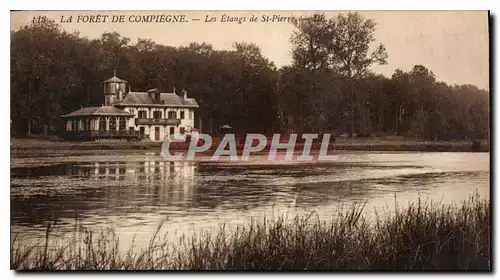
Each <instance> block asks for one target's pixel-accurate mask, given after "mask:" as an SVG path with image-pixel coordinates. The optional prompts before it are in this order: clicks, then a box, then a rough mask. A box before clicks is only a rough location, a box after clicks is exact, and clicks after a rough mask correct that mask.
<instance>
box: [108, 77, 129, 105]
mask: <svg viewBox="0 0 500 280" xmlns="http://www.w3.org/2000/svg"><path fill="white" fill-rule="evenodd" d="M102 83H103V84H104V104H105V105H106V106H112V105H113V104H115V103H118V102H121V101H122V100H123V98H124V97H125V95H126V94H127V93H128V92H127V89H128V88H127V81H125V80H122V79H120V78H118V77H116V70H114V71H113V77H112V78H110V79H107V80H106V81H104V82H102Z"/></svg>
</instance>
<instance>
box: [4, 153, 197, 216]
mask: <svg viewBox="0 0 500 280" xmlns="http://www.w3.org/2000/svg"><path fill="white" fill-rule="evenodd" d="M196 169H197V166H196V163H193V162H164V161H155V160H150V161H149V160H147V161H135V162H94V163H83V164H82V163H79V164H78V163H74V164H59V165H53V166H43V167H36V168H29V170H27V169H23V170H16V172H15V174H14V175H13V177H12V178H11V180H12V185H13V186H14V190H15V191H14V192H13V193H11V201H12V205H11V206H12V207H11V212H12V213H11V214H12V215H11V216H12V221H13V223H14V224H17V223H20V224H33V223H34V224H43V223H45V222H46V221H48V220H53V219H60V218H72V217H75V215H78V216H79V217H84V216H89V215H98V216H100V217H103V218H104V217H105V216H109V215H112V216H122V217H123V216H129V215H130V214H133V213H152V212H157V211H158V210H161V211H160V212H163V211H167V212H170V210H172V211H173V213H180V212H182V211H183V209H184V210H185V209H186V208H188V207H190V206H192V205H193V193H194V192H195V191H194V186H195V172H196ZM160 208H161V209H160Z"/></svg>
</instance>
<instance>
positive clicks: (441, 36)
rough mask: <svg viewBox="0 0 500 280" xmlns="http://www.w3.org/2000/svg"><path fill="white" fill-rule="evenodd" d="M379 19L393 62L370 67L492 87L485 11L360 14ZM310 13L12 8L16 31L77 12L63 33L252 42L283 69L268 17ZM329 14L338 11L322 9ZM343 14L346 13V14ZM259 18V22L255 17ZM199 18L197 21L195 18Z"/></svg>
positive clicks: (220, 45) (281, 42) (279, 40)
mask: <svg viewBox="0 0 500 280" xmlns="http://www.w3.org/2000/svg"><path fill="white" fill-rule="evenodd" d="M359 12H360V13H361V14H362V15H364V16H365V17H367V18H372V19H374V20H375V22H376V23H377V27H376V32H375V38H376V43H377V44H378V43H382V44H384V45H385V47H386V49H387V53H388V55H389V58H388V60H387V62H388V63H387V64H386V65H383V66H374V67H372V70H373V71H374V72H376V73H382V74H384V75H385V76H387V77H390V76H391V75H392V73H393V72H394V70H395V69H397V68H400V69H402V70H405V71H409V70H410V69H411V68H412V67H413V65H415V64H422V65H424V66H426V67H427V68H429V69H430V70H431V71H433V72H434V74H435V75H436V77H437V80H439V81H444V82H446V83H448V84H455V83H456V84H474V85H476V86H478V87H480V88H483V89H488V88H489V35H488V12H487V11H366V12H365V11H359ZM310 13H312V12H311V11H309V12H298V11H267V12H266V11H245V12H239V11H223V12H214V11H186V12H179V11H151V12H147V11H140V12H133V11H101V12H99V11H86V12H73V11H69V12H65V11H54V12H48V11H36V12H11V29H13V30H14V29H18V28H19V27H20V26H21V25H24V24H26V23H28V22H29V21H30V20H32V18H33V17H34V16H44V15H45V16H47V17H48V18H52V19H54V20H56V22H58V23H59V22H60V19H61V16H62V15H64V16H65V17H66V18H68V17H69V16H70V15H72V16H73V22H72V23H59V24H60V26H61V27H62V28H64V29H65V30H67V31H69V32H72V31H79V32H80V34H81V35H82V36H86V37H90V38H96V37H99V36H100V35H101V34H102V33H103V32H113V31H116V32H118V33H120V35H122V36H124V37H129V38H130V39H131V40H132V43H135V42H136V40H137V38H146V39H152V40H153V41H155V42H156V43H159V44H163V45H170V46H181V45H188V44H189V43H190V42H200V43H201V42H207V43H210V44H212V45H213V47H214V49H231V46H232V44H233V42H235V41H238V42H239V41H246V42H253V43H255V44H256V45H257V46H259V47H260V48H261V50H262V54H263V55H264V56H265V57H267V58H269V59H270V60H271V61H274V63H275V64H276V65H277V66H278V67H280V66H284V65H288V64H290V63H291V60H292V59H291V54H290V47H291V45H290V41H289V39H290V35H291V33H292V30H293V28H294V27H293V25H292V24H290V23H286V22H282V23H277V22H276V23H264V22H261V21H260V20H261V17H262V15H269V16H273V15H280V16H292V15H294V16H301V15H306V14H310ZM324 13H325V15H326V17H332V16H335V15H336V14H338V13H339V12H338V11H328V12H324ZM344 13H345V12H344ZM99 14H101V15H108V18H107V21H106V22H101V23H83V22H80V23H78V22H77V16H78V15H88V16H90V15H99ZM144 14H152V15H162V14H164V15H174V14H175V15H182V14H185V15H186V19H187V20H188V22H185V23H172V22H170V23H133V22H129V17H130V15H144ZM223 14H226V15H228V16H231V17H247V21H246V22H244V23H242V24H238V23H235V22H225V23H223V22H221V18H222V16H223ZM113 15H124V16H125V17H124V18H125V22H124V23H112V22H110V21H111V17H112V16H113ZM252 15H255V16H256V17H257V18H258V19H259V22H249V21H248V19H249V18H250V17H251V16H252ZM206 16H208V17H212V16H214V17H216V19H217V22H215V23H213V22H211V23H210V22H205V18H206ZM194 18H199V19H200V20H199V21H193V20H192V19H194Z"/></svg>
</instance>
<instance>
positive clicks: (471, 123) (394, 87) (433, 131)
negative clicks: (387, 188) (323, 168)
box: [10, 13, 489, 140]
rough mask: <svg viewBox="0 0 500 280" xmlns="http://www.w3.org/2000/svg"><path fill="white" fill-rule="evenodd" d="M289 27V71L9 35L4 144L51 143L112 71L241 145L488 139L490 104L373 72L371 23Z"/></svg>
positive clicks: (150, 49) (111, 43)
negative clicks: (300, 138)
mask: <svg viewBox="0 0 500 280" xmlns="http://www.w3.org/2000/svg"><path fill="white" fill-rule="evenodd" d="M293 24H294V26H295V28H294V32H293V34H291V38H290V42H291V50H290V51H291V52H292V54H293V62H292V64H291V65H288V66H284V67H282V68H280V69H278V68H277V67H276V66H275V65H274V63H273V62H272V61H271V60H270V59H268V58H266V57H264V56H263V55H262V53H261V50H260V48H259V47H258V46H257V45H255V44H253V43H248V42H235V43H234V45H233V49H232V50H214V49H213V47H212V46H211V45H210V44H208V43H198V42H193V43H191V44H189V45H188V46H181V47H172V46H165V45H161V44H157V43H155V42H154V41H152V40H150V39H141V38H139V39H138V41H137V43H136V44H131V40H130V39H129V38H126V37H122V36H121V35H120V34H118V33H116V32H114V33H104V34H102V35H101V37H100V38H97V39H89V38H87V37H83V36H80V34H78V33H68V32H66V31H64V30H63V29H61V27H60V26H58V25H57V24H55V23H53V22H46V23H36V24H29V25H26V26H23V27H22V28H20V29H19V30H15V31H12V32H11V98H10V100H11V129H12V130H11V131H12V135H13V136H25V135H29V134H32V133H42V132H43V131H45V132H47V131H48V132H49V133H57V131H58V129H60V127H61V124H60V119H59V116H60V115H62V114H65V113H68V112H70V111H72V110H75V109H79V108H81V107H82V106H91V105H101V104H103V102H104V96H103V90H102V85H101V82H102V81H103V80H105V79H107V78H109V77H110V76H111V75H112V74H113V70H114V69H116V70H117V76H119V77H120V78H122V79H125V80H127V81H128V82H129V84H130V85H131V86H132V90H135V91H146V90H148V89H150V88H158V89H160V90H162V91H166V92H171V91H172V89H173V88H174V87H175V88H177V89H178V92H180V90H181V89H186V90H187V91H188V95H189V96H190V97H194V98H195V99H196V100H197V101H198V103H199V105H200V109H199V110H198V111H197V114H198V116H201V119H202V120H203V126H202V127H203V132H205V133H211V132H212V133H213V132H215V131H216V130H217V128H218V127H220V126H221V125H224V124H229V125H231V126H232V127H234V129H235V130H236V131H237V132H247V133H250V132H261V133H273V132H287V133H291V132H295V133H304V132H315V133H335V134H342V133H347V134H348V135H357V136H358V137H363V136H377V135H397V136H406V137H413V138H415V139H428V140H453V139H455V140H459V139H478V138H487V137H488V136H489V92H487V91H484V90H481V89H478V88H477V87H476V86H474V85H447V84H445V83H443V82H439V81H437V78H436V77H435V76H434V74H433V73H432V71H431V70H430V69H427V68H426V67H425V66H423V65H415V66H414V67H413V68H412V69H397V70H396V71H395V72H394V73H393V75H392V77H385V76H382V75H378V74H375V73H373V72H371V71H370V66H372V65H373V64H384V63H386V60H387V57H388V54H387V52H386V50H385V48H384V46H383V44H378V45H376V44H377V42H376V38H374V31H375V28H376V23H375V22H374V21H373V20H371V19H367V18H365V17H363V16H362V15H360V14H358V13H348V14H340V15H338V16H337V17H334V18H331V19H326V18H325V17H324V16H323V15H321V14H315V15H314V16H311V17H310V18H309V19H308V20H301V21H299V22H294V23H293ZM408 55H411V54H408Z"/></svg>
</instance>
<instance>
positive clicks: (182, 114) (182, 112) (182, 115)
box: [181, 110, 184, 120]
mask: <svg viewBox="0 0 500 280" xmlns="http://www.w3.org/2000/svg"><path fill="white" fill-rule="evenodd" d="M183 119H184V110H182V111H181V120H183Z"/></svg>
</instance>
